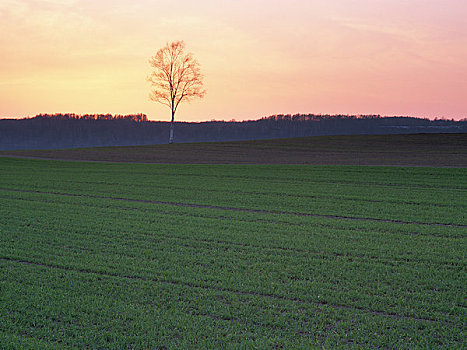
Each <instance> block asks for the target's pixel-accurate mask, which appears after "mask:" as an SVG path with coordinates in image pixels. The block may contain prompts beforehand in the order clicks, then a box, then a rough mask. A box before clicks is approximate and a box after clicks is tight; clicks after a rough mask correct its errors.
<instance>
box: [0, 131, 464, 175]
mask: <svg viewBox="0 0 467 350" xmlns="http://www.w3.org/2000/svg"><path fill="white" fill-rule="evenodd" d="M0 155H1V156H16V157H33V158H47V159H60V160H77V161H107V162H130V163H133V162H135V163H169V164H170V163H174V164H185V163H187V164H329V165H331V164H335V165H388V166H434V167H467V134H466V133H462V134H410V135H357V136H355V135H352V136H315V137H300V138H292V139H275V140H255V141H236V142H205V143H179V144H177V143H175V144H171V145H150V146H130V147H94V148H76V149H62V150H21V151H2V152H0Z"/></svg>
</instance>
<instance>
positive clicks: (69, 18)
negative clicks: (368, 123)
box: [0, 0, 467, 121]
mask: <svg viewBox="0 0 467 350" xmlns="http://www.w3.org/2000/svg"><path fill="white" fill-rule="evenodd" d="M465 18H467V2H465V0H450V1H449V2H444V1H439V0H423V1H422V0H411V1H406V0H387V1H384V2H383V1H374V0H356V1H348V0H336V1H332V2H329V1H326V0H316V1H305V0H291V1H287V2H286V1H279V0H249V1H246V0H238V1H230V0H225V1H223V2H222V4H220V3H219V2H217V1H213V0H206V1H194V0H181V1H177V2H175V3H172V2H164V3H160V2H158V1H149V0H141V1H131V0H115V1H110V0H22V1H18V0H5V1H2V2H1V3H0V30H1V32H2V36H1V37H0V53H1V62H0V76H1V80H0V118H21V117H27V116H34V115H36V114H39V113H58V112H63V113H67V112H69V113H77V114H84V113H90V114H94V113H112V114H130V113H144V114H147V115H148V118H149V119H151V120H169V118H170V111H169V110H168V109H167V107H165V106H163V105H159V104H156V103H154V102H151V101H150V100H149V98H148V95H149V91H150V85H149V84H148V83H147V81H146V77H147V76H148V75H149V73H150V71H151V69H150V66H149V63H148V60H149V58H150V57H151V56H152V55H154V54H155V52H156V51H157V50H158V49H159V48H160V47H162V46H164V45H165V43H166V42H171V41H174V40H184V41H185V42H186V44H187V49H188V51H190V52H193V54H194V56H195V58H196V59H197V60H198V61H199V62H200V65H201V70H202V73H203V75H204V83H205V88H206V90H207V95H206V97H205V98H204V99H203V100H197V101H193V102H192V103H189V104H188V103H184V104H181V106H180V108H179V110H178V112H177V115H176V120H178V121H181V120H183V121H203V120H211V119H217V120H221V119H224V120H231V119H236V120H245V119H257V118H261V117H264V116H269V115H272V114H281V113H283V114H295V113H314V114H380V115H410V116H419V117H429V118H435V117H445V118H454V119H462V118H466V117H467V98H466V92H467V24H466V22H465Z"/></svg>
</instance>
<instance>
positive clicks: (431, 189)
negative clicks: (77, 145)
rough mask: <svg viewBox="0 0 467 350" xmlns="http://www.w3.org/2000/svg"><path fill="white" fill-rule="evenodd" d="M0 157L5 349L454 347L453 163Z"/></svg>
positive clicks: (457, 197) (0, 327) (458, 326)
mask: <svg viewBox="0 0 467 350" xmlns="http://www.w3.org/2000/svg"><path fill="white" fill-rule="evenodd" d="M1 162H2V165H3V167H2V170H1V171H2V173H1V177H0V179H1V180H0V188H1V189H2V190H1V191H0V203H1V204H2V205H1V209H0V213H1V216H2V221H1V222H0V232H1V235H0V240H1V242H0V268H1V270H0V271H1V280H0V288H1V292H2V293H0V294H1V296H0V304H1V305H2V306H5V307H4V308H2V311H1V314H0V317H1V318H0V321H1V322H0V340H1V339H3V340H2V343H3V344H13V345H21V346H23V345H28V344H29V345H33V346H36V345H37V346H44V347H45V346H51V347H53V346H55V345H56V346H58V347H59V346H60V345H63V344H66V345H67V346H77V347H85V346H87V345H91V346H93V347H94V346H95V347H109V348H113V347H141V348H144V347H203V346H207V347H214V348H216V347H225V346H231V347H238V346H247V347H248V346H257V347H276V346H285V347H304V348H306V347H309V346H326V347H333V346H337V345H345V346H352V345H355V346H359V347H361V346H366V347H398V348H404V347H411V346H414V345H417V346H426V347H433V346H442V347H452V346H456V347H462V346H463V345H464V343H463V341H464V338H465V316H466V313H465V311H466V305H465V297H466V289H465V285H466V282H467V280H466V274H465V272H466V260H465V248H466V244H465V243H466V240H465V239H466V233H467V228H465V225H466V224H467V223H466V220H465V218H464V216H463V215H464V212H465V206H466V202H465V193H466V187H467V186H466V174H465V172H464V171H463V170H462V169H423V168H419V169H415V168H411V169H409V168H358V167H309V166H294V167H287V166H164V165H113V164H105V165H102V164H86V163H83V164H80V165H78V164H75V163H66V162H48V161H25V160H22V161H20V160H1ZM180 204H183V205H180ZM387 207H388V208H387ZM365 208H366V210H365ZM385 208H386V209H385ZM417 208H418V211H417V210H416V209H417ZM233 209H236V210H233ZM237 209H238V210H237ZM382 209H385V211H381V210H382ZM430 213H436V216H435V217H432V216H430ZM344 216H349V217H352V218H359V220H349V219H348V218H344ZM433 224H441V225H433ZM448 225H451V226H448Z"/></svg>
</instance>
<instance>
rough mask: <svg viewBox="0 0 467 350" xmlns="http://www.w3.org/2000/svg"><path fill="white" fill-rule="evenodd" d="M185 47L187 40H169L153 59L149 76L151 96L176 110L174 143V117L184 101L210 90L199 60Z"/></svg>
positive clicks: (200, 96) (172, 134) (172, 132)
mask: <svg viewBox="0 0 467 350" xmlns="http://www.w3.org/2000/svg"><path fill="white" fill-rule="evenodd" d="M184 49H185V43H184V42H183V41H174V42H173V43H171V44H169V43H167V44H166V45H165V46H164V47H163V48H161V49H160V50H159V51H157V53H156V55H155V56H153V57H151V59H150V60H149V63H150V64H151V66H152V67H153V68H154V71H153V72H152V73H151V75H150V76H149V78H148V80H149V81H150V82H151V85H152V91H151V94H150V99H151V100H152V101H155V102H159V103H162V104H164V105H166V106H168V107H169V108H170V110H171V112H172V120H171V122H170V137H169V143H173V139H174V117H175V112H176V111H177V108H178V105H179V104H180V102H182V101H188V102H189V101H191V100H193V99H194V98H203V97H204V95H205V94H206V91H205V90H203V76H202V75H201V73H200V69H199V63H198V61H197V60H195V59H194V58H193V54H192V53H185V52H184Z"/></svg>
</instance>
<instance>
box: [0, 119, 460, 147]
mask: <svg viewBox="0 0 467 350" xmlns="http://www.w3.org/2000/svg"><path fill="white" fill-rule="evenodd" d="M169 128H170V123H169V122H158V121H149V120H148V118H147V116H146V115H144V114H130V115H111V114H85V115H76V114H52V115H50V114H39V115H37V116H35V117H33V118H23V119H0V150H12V149H53V148H74V147H94V146H129V145H149V144H162V143H167V142H168V135H169ZM175 128H176V137H175V142H203V141H237V140H255V139H271V138H287V137H302V136H319V135H362V134H409V133H440V132H441V133H465V132H467V119H463V120H460V121H454V120H447V119H435V120H429V119H424V118H414V117H381V116H379V115H362V116H352V115H314V114H295V115H289V114H287V115H283V114H279V115H273V116H270V117H266V118H261V119H259V120H250V121H241V122H237V121H215V120H213V121H209V122H176V123H175Z"/></svg>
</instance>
